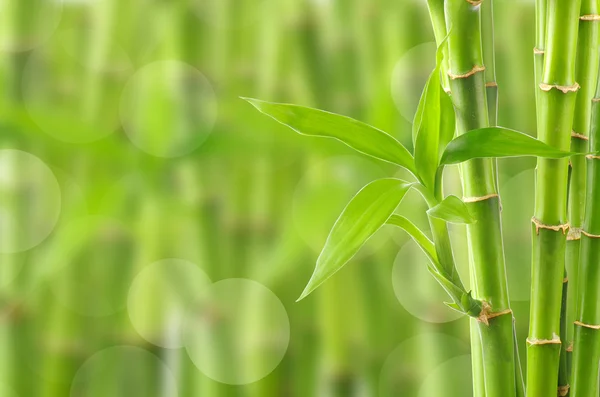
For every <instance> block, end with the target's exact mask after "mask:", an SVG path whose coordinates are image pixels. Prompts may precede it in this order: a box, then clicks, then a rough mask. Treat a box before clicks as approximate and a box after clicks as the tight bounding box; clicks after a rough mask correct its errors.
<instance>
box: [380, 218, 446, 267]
mask: <svg viewBox="0 0 600 397" xmlns="http://www.w3.org/2000/svg"><path fill="white" fill-rule="evenodd" d="M387 224H388V225H393V226H397V227H399V228H400V229H402V230H404V231H405V232H406V233H408V235H409V236H410V237H411V238H412V239H413V240H414V241H415V243H417V244H418V245H419V247H421V249H422V250H423V252H424V253H425V255H427V257H428V258H429V260H430V261H431V262H433V263H436V262H437V253H436V252H435V246H434V245H433V242H432V241H431V240H430V239H429V238H428V237H427V236H426V235H425V233H423V231H421V229H419V228H418V227H417V226H416V225H415V224H414V223H412V222H411V221H410V220H408V219H407V218H405V217H403V216H400V215H392V216H391V217H390V219H388V220H387Z"/></svg>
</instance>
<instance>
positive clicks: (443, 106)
mask: <svg viewBox="0 0 600 397" xmlns="http://www.w3.org/2000/svg"><path fill="white" fill-rule="evenodd" d="M444 45H445V42H443V43H442V44H441V45H440V46H439V47H438V50H437V57H436V58H437V63H436V67H435V69H434V70H433V72H431V75H430V76H429V80H428V82H427V85H426V86H425V90H424V92H423V95H422V96H421V101H420V102H419V107H418V109H417V114H416V117H415V121H414V123H413V139H414V144H415V166H416V168H417V172H418V175H419V177H420V179H421V181H423V183H424V184H425V186H427V187H429V188H433V187H434V186H435V175H436V172H437V168H438V165H439V161H440V157H441V154H442V152H443V150H444V148H445V147H446V145H447V144H448V142H449V141H450V140H452V137H453V136H454V129H455V128H454V127H455V120H454V107H453V106H452V101H451V100H450V98H449V96H448V95H447V94H446V93H445V92H444V90H443V89H442V86H441V81H440V70H441V67H442V61H443V51H442V49H443V47H444ZM415 126H417V127H416V133H415Z"/></svg>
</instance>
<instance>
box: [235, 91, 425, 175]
mask: <svg viewBox="0 0 600 397" xmlns="http://www.w3.org/2000/svg"><path fill="white" fill-rule="evenodd" d="M243 99H245V100H246V101H248V102H250V103H251V104H252V105H253V106H254V107H255V108H256V109H258V110H259V111H260V112H261V113H264V114H266V115H267V116H269V117H271V118H273V119H275V120H276V121H278V122H280V123H281V124H283V125H285V126H287V127H289V128H291V129H292V130H294V131H296V132H297V133H299V134H302V135H308V136H318V137H326V138H334V139H337V140H339V141H341V142H343V143H345V144H346V145H348V146H350V147H351V148H353V149H355V150H357V151H359V152H361V153H364V154H366V155H368V156H371V157H375V158H377V159H379V160H383V161H387V162H389V163H392V164H396V165H399V166H400V167H404V168H406V169H407V170H409V171H411V172H412V173H414V174H416V170H415V162H414V159H413V157H412V156H411V154H410V152H409V151H408V150H407V149H406V148H405V147H404V146H402V144H401V143H400V142H398V141H397V140H396V139H395V138H394V137H392V136H391V135H389V134H387V133H385V132H383V131H381V130H379V129H377V128H375V127H372V126H370V125H368V124H365V123H362V122H360V121H357V120H354V119H351V118H350V117H346V116H341V115H339V114H334V113H329V112H326V111H323V110H317V109H311V108H307V107H303V106H298V105H288V104H282V103H272V102H265V101H261V100H258V99H250V98H243Z"/></svg>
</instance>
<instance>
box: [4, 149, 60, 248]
mask: <svg viewBox="0 0 600 397" xmlns="http://www.w3.org/2000/svg"><path fill="white" fill-rule="evenodd" d="M0 169H1V170H2V173H0V197H1V199H0V253H16V252H23V251H27V250H29V249H31V248H33V247H35V246H37V245H39V244H40V243H41V242H42V241H44V240H45V239H46V238H47V237H48V236H49V235H50V233H51V232H52V231H53V230H54V227H55V226H56V223H57V222H58V218H59V216H60V211H61V190H60V185H59V183H58V181H57V179H56V176H55V175H54V173H53V172H52V170H50V168H49V167H48V166H47V165H46V164H45V163H44V162H43V161H42V160H40V159H39V158H38V157H36V156H34V155H32V154H30V153H27V152H23V151H21V150H15V149H2V150H0Z"/></svg>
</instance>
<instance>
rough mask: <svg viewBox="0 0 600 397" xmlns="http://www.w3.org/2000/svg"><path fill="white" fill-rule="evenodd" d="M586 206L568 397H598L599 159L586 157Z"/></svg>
mask: <svg viewBox="0 0 600 397" xmlns="http://www.w3.org/2000/svg"><path fill="white" fill-rule="evenodd" d="M599 123H600V87H598V88H597V89H596V95H595V98H594V99H593V100H592V126H591V132H590V150H591V151H592V152H594V153H597V152H599V151H600V129H599V127H600V124H599ZM586 196H587V198H588V199H587V202H586V207H585V220H584V223H583V228H582V231H581V256H580V262H579V266H580V269H579V288H580V291H579V301H578V307H577V316H576V321H575V335H574V339H575V340H574V345H573V368H572V370H573V373H572V386H571V387H572V389H571V396H573V397H586V396H597V395H598V360H599V359H600V335H599V334H598V332H599V331H600V304H599V303H598V302H600V290H599V289H598V283H599V282H600V266H598V264H599V263H600V157H598V156H596V155H588V156H587V188H586Z"/></svg>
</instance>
